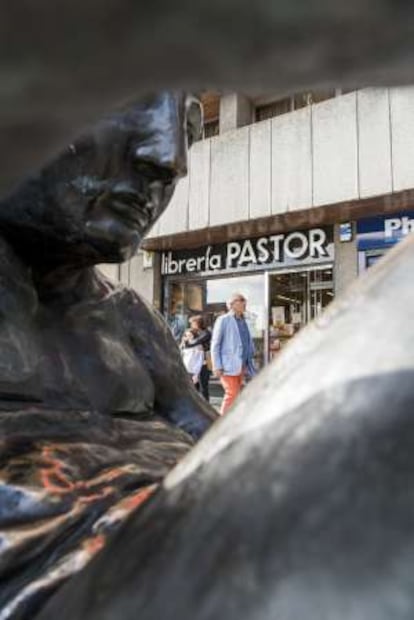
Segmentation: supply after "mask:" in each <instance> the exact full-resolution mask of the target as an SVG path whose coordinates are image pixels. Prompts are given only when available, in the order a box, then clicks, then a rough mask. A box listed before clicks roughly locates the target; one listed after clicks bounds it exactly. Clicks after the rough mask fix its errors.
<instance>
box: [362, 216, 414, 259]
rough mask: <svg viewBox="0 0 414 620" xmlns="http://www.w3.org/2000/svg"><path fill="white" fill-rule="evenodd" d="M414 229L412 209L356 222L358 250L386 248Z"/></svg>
mask: <svg viewBox="0 0 414 620" xmlns="http://www.w3.org/2000/svg"><path fill="white" fill-rule="evenodd" d="M413 231H414V211H406V212H405V213H398V214H394V215H389V216H386V217H368V218H365V219H363V220H359V221H358V222H357V243H358V250H359V251H365V250H374V249H375V250H379V249H387V248H389V247H391V246H393V245H395V244H396V243H397V242H398V241H400V240H401V239H402V238H403V237H406V236H407V235H408V234H409V233H410V232H413Z"/></svg>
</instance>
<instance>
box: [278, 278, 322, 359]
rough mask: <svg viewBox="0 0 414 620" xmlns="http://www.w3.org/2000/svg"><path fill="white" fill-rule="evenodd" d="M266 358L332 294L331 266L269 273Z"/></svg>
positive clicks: (313, 316) (316, 311) (308, 319)
mask: <svg viewBox="0 0 414 620" xmlns="http://www.w3.org/2000/svg"><path fill="white" fill-rule="evenodd" d="M268 277H269V306H268V307H269V310H268V326H269V329H268V341H267V347H266V349H267V351H268V353H267V357H268V360H269V361H270V360H272V359H273V358H274V357H276V356H277V355H278V354H279V353H280V351H281V350H282V349H283V347H285V346H286V344H287V343H288V342H289V341H290V340H291V339H292V337H293V336H294V335H295V334H296V333H297V332H298V331H299V330H300V329H301V328H302V327H303V326H304V325H306V324H307V323H309V321H311V320H312V319H314V318H316V317H317V316H319V314H320V313H321V312H322V310H323V309H324V308H326V306H327V305H328V304H329V303H330V302H331V301H332V299H333V297H334V288H333V269H332V267H328V268H323V269H311V270H306V271H305V270H301V271H291V272H282V273H280V272H279V273H271V274H269V276H268Z"/></svg>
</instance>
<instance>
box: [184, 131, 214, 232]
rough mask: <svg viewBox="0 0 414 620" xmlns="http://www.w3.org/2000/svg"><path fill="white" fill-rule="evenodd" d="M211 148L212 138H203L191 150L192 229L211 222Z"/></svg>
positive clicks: (190, 196) (190, 211) (190, 223)
mask: <svg viewBox="0 0 414 620" xmlns="http://www.w3.org/2000/svg"><path fill="white" fill-rule="evenodd" d="M210 148H211V141H210V140H201V141H200V142H196V143H195V144H194V145H193V146H192V147H191V151H190V167H189V175H190V194H189V228H190V230H196V229H198V228H205V227H206V226H208V224H209V212H208V207H209V192H210Z"/></svg>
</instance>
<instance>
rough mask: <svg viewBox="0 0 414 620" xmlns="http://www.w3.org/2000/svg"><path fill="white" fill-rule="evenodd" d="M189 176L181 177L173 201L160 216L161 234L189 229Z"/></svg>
mask: <svg viewBox="0 0 414 620" xmlns="http://www.w3.org/2000/svg"><path fill="white" fill-rule="evenodd" d="M188 187H189V176H188V175H187V176H186V177H184V178H183V179H180V180H179V181H178V183H177V187H176V188H175V191H174V194H173V197H172V198H171V202H170V204H169V205H168V207H167V208H166V210H165V211H164V213H163V215H162V216H161V217H160V228H159V231H160V235H161V236H162V235H170V234H173V233H178V232H183V231H185V230H187V221H188Z"/></svg>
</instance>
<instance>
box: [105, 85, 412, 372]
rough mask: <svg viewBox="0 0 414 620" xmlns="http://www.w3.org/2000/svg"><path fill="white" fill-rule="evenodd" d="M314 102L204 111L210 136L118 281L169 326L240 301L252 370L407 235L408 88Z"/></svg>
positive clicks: (220, 105)
mask: <svg viewBox="0 0 414 620" xmlns="http://www.w3.org/2000/svg"><path fill="white" fill-rule="evenodd" d="M333 95H335V96H333ZM319 99H320V98H318V97H312V96H311V95H306V96H302V95H301V96H300V97H299V96H296V97H292V98H285V99H283V100H282V101H281V100H280V99H279V100H277V99H276V100H273V101H275V103H272V98H269V97H267V98H263V97H261V98H260V97H256V98H255V97H248V96H246V95H241V94H236V93H229V94H226V95H222V96H221V97H220V98H218V102H217V105H216V106H214V105H211V101H210V108H209V109H214V110H215V112H213V114H216V115H217V110H218V114H219V117H218V118H217V117H214V118H213V119H212V120H211V119H210V118H207V121H206V135H211V136H212V137H206V138H205V139H203V140H201V141H199V142H197V143H196V144H194V145H193V147H192V149H191V152H190V158H189V173H188V176H187V177H186V178H185V179H183V180H181V181H180V182H179V184H178V186H177V188H176V191H175V193H174V196H173V199H172V201H171V203H170V206H169V207H168V209H167V211H166V212H165V213H164V215H163V216H162V217H161V218H160V220H159V221H158V222H157V223H156V224H155V226H154V228H153V229H152V231H151V232H150V234H149V235H148V237H147V239H146V240H145V242H144V244H143V250H140V252H139V253H138V255H137V257H135V258H134V259H133V260H132V261H131V262H130V264H128V265H124V266H122V267H121V268H120V269H119V270H118V271H117V272H116V270H115V272H114V275H115V277H117V278H120V279H121V280H122V281H124V282H126V283H127V284H128V285H130V286H133V287H134V288H135V289H136V290H138V291H139V292H140V293H141V294H143V295H144V296H145V297H146V298H147V299H149V300H150V301H151V302H152V303H154V304H155V305H156V307H158V308H159V309H160V310H161V311H162V312H163V313H164V314H165V315H166V316H168V314H169V313H170V312H171V304H173V305H174V307H175V308H177V307H178V308H179V311H180V312H181V313H182V317H183V320H184V321H185V320H186V319H187V318H188V316H189V315H191V314H194V313H199V312H203V313H206V314H207V315H208V316H209V317H210V319H211V321H213V320H214V317H215V316H216V314H217V313H219V312H220V311H222V310H223V301H225V299H222V300H221V303H220V299H219V296H220V295H224V294H225V292H226V291H230V288H231V287H239V288H241V289H244V290H245V293H246V294H247V296H248V297H249V296H250V297H252V296H253V297H254V303H252V302H253V299H250V300H249V304H250V306H252V314H254V315H255V316H253V317H252V319H251V321H252V329H253V331H254V334H255V337H256V340H257V341H258V344H259V345H260V346H259V347H258V348H259V350H260V354H259V356H260V360H258V361H259V363H265V362H266V361H267V360H268V359H269V358H270V357H272V353H273V354H277V351H278V350H279V349H280V348H281V347H282V346H283V344H284V341H285V340H288V339H289V337H291V335H293V334H294V333H295V332H296V331H297V329H299V328H300V326H301V325H303V324H304V323H306V322H307V321H308V320H310V319H311V318H313V317H314V316H316V315H317V314H318V313H319V312H320V311H321V309H322V308H323V307H324V306H325V305H326V304H327V303H329V301H330V300H331V299H332V298H333V297H334V296H336V295H337V294H338V293H341V292H342V291H343V290H344V289H345V288H346V287H347V286H348V284H349V283H350V282H352V280H354V279H355V277H356V276H357V274H358V272H359V271H361V270H363V269H364V268H366V266H367V265H368V264H371V263H372V262H374V260H375V259H376V258H377V257H378V256H379V255H381V254H382V253H383V252H384V251H385V249H386V247H389V245H392V244H393V243H394V242H395V241H397V240H398V239H399V238H400V237H401V236H403V235H404V234H407V233H408V232H410V231H411V219H412V218H411V215H412V213H411V210H414V166H413V165H412V161H414V87H398V88H375V89H374V88H367V89H363V90H357V91H352V92H348V93H345V94H342V93H341V92H340V91H338V90H337V91H336V92H333V93H331V95H330V96H329V98H325V100H322V101H320V100H319ZM315 101H316V102H315ZM269 102H270V103H269ZM298 102H299V103H298ZM272 105H273V107H272ZM273 113H274V114H275V115H274V116H273V115H272V114H273ZM266 114H269V116H270V117H269V118H266ZM263 116H264V117H265V120H259V122H257V119H258V118H263ZM207 128H209V134H208V132H207ZM214 132H217V133H218V135H214ZM404 218H405V219H404ZM390 220H392V221H393V223H391V224H390V223H389V221H390ZM386 221H388V224H387V225H386V224H385V223H386ZM412 221H413V222H414V219H413V220H412ZM398 222H399V223H398ZM387 226H388V228H387V231H388V236H387V234H386V232H385V229H386V227H387ZM384 227H385V228H384ZM390 231H391V232H392V233H393V234H392V235H391V234H390ZM318 244H319V245H318ZM364 244H365V245H364ZM144 250H145V252H144ZM237 253H238V254H237ZM214 256H215V257H216V258H215V262H214V261H213V262H212V261H211V257H214ZM203 257H204V258H203ZM180 261H181V262H180ZM177 265H178V266H177ZM243 278H244V279H243ZM249 278H250V280H249ZM230 292H231V291H230ZM258 317H259V318H258ZM253 323H254V325H253ZM259 341H260V342H259Z"/></svg>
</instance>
